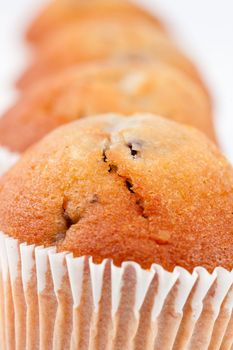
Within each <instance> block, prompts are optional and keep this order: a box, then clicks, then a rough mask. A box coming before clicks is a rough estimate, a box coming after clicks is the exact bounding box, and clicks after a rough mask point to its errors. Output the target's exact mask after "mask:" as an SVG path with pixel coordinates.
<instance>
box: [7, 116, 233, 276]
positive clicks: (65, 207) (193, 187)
mask: <svg viewBox="0 0 233 350" xmlns="http://www.w3.org/2000/svg"><path fill="white" fill-rule="evenodd" d="M232 206H233V172H232V168H231V166H230V165H229V164H228V163H227V161H226V160H225V159H224V158H223V157H222V156H221V155H220V154H219V152H218V151H217V149H216V148H215V146H213V145H212V144H211V143H210V142H209V141H208V140H207V139H206V138H205V137H204V136H203V135H202V134H200V133H199V132H198V131H196V130H195V129H192V128H190V127H185V126H181V125H179V124H176V123H174V122H171V121H168V120H165V119H163V118H159V117H156V116H154V115H151V116H150V115H148V116H147V115H145V116H140V115H138V116H135V117H128V118H126V117H120V116H115V115H106V116H101V117H95V118H86V119H85V120H82V121H79V122H76V123H71V124H68V125H67V126H64V127H61V128H59V129H57V130H56V131H54V132H53V133H52V134H50V135H49V136H48V137H47V138H45V139H44V140H43V141H42V142H41V143H39V144H38V145H36V146H35V147H34V148H32V150H31V151H29V152H27V153H26V155H25V156H23V157H22V160H20V162H19V163H18V164H17V166H16V167H14V168H13V169H12V170H11V171H10V172H9V173H8V174H7V175H6V176H4V177H3V178H2V180H1V188H0V212H1V217H0V228H1V230H2V231H4V232H6V233H8V234H9V235H11V236H13V237H15V238H17V239H19V240H20V241H26V242H28V243H29V244H32V243H35V244H37V245H41V244H45V245H46V246H49V245H57V246H58V247H59V250H61V251H72V252H74V254H75V256H83V255H90V256H93V257H94V260H95V261H97V262H100V261H102V259H105V258H112V259H113V261H114V262H115V263H116V264H117V265H120V264H121V263H122V262H123V261H128V260H133V261H136V262H138V263H139V264H140V265H141V266H142V267H143V268H150V266H151V264H153V263H158V264H160V265H162V266H163V267H164V268H165V269H167V270H168V271H172V270H173V268H174V267H175V266H177V265H179V266H182V267H184V268H186V269H187V270H189V271H192V269H193V268H194V267H195V266H199V265H200V266H204V267H205V268H207V269H209V270H210V271H212V270H213V268H214V267H216V266H218V265H221V266H223V267H225V268H228V269H231V268H232V258H233V252H232V246H231V244H232V243H231V242H232V241H233V234H232V227H233V216H232Z"/></svg>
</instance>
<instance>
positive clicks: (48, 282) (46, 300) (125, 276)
mask: <svg viewBox="0 0 233 350" xmlns="http://www.w3.org/2000/svg"><path fill="white" fill-rule="evenodd" d="M0 297H1V299H0V300H1V303H0V348H1V350H5V349H7V350H14V349H17V350H24V349H26V350H32V349H33V350H34V349H35V350H36V349H40V350H42V349H43V350H50V349H52V350H66V349H70V350H84V349H85V350H87V349H88V350H89V349H91V350H183V349H185V350H194V349H195V350H213V349H214V350H217V349H221V350H230V349H232V346H233V318H232V308H233V273H232V272H228V271H227V270H225V269H223V268H216V269H215V270H214V272H213V273H212V274H210V273H208V272H207V271H206V270H205V269H204V268H202V267H197V268H195V269H194V271H193V273H192V274H190V273H189V272H187V271H186V270H184V269H183V268H180V267H176V268H175V269H174V271H173V272H167V271H165V270H164V269H163V268H162V267H161V266H159V265H156V264H154V265H153V266H152V267H151V269H150V270H143V269H142V268H141V267H140V266H139V265H138V264H136V263H133V262H125V263H123V264H122V267H116V266H115V265H114V264H113V263H112V261H111V260H104V261H103V262H102V263H101V264H98V265H97V264H95V263H93V261H92V258H91V257H80V258H74V257H73V256H72V254H69V253H57V252H56V249H55V248H54V247H50V248H44V247H35V246H34V245H27V244H25V243H23V244H19V243H18V241H17V240H15V239H13V238H10V237H8V236H6V235H5V234H3V233H1V234H0Z"/></svg>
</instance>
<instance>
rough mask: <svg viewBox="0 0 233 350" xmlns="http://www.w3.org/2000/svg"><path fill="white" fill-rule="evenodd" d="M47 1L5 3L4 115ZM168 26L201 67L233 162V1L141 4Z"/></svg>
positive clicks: (0, 87) (0, 1)
mask: <svg viewBox="0 0 233 350" xmlns="http://www.w3.org/2000/svg"><path fill="white" fill-rule="evenodd" d="M45 2H46V0H0V111H4V110H5V109H6V108H7V106H8V105H9V104H10V103H11V102H12V100H13V99H14V98H15V95H16V92H15V91H14V90H13V82H14V80H15V78H16V77H17V75H18V74H19V73H20V70H21V69H23V67H25V66H26V64H27V60H28V56H29V50H28V48H26V47H25V45H24V44H23V41H22V36H23V30H24V28H25V27H26V25H27V23H28V21H29V19H30V18H31V17H32V16H33V13H36V11H37V9H38V8H39V7H40V6H41V5H42V4H43V3H45ZM138 2H140V3H142V4H143V5H144V6H146V7H148V8H150V9H151V10H152V11H154V12H155V13H158V14H160V16H161V17H162V18H164V20H165V21H166V22H167V23H168V25H169V27H170V31H171V33H172V34H173V35H174V36H175V37H176V38H177V40H178V42H179V43H180V45H181V46H183V47H184V49H185V50H186V51H187V52H188V53H189V54H190V55H191V57H193V59H194V60H195V61H196V62H197V64H198V66H199V68H200V70H201V71H202V73H203V75H204V77H205V79H206V81H207V83H208V85H209V87H210V89H211V92H212V95H213V98H214V104H215V123H216V128H217V133H218V136H219V139H220V143H221V146H222V148H223V150H224V151H225V153H226V154H227V155H228V157H229V158H230V159H231V161H232V162H233V88H232V85H233V1H232V0H175V1H174V0H138Z"/></svg>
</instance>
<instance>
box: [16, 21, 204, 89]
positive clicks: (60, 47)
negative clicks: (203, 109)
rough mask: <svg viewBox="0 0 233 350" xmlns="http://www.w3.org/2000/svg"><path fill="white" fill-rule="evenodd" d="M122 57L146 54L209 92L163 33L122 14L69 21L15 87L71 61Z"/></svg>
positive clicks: (39, 51) (40, 48)
mask: <svg viewBox="0 0 233 350" xmlns="http://www.w3.org/2000/svg"><path fill="white" fill-rule="evenodd" d="M125 57H131V58H135V57H146V58H151V59H152V60H154V61H155V60H156V61H159V62H164V63H167V64H169V65H171V66H172V67H176V68H178V69H180V70H181V71H182V72H185V73H186V74H187V75H188V76H189V77H190V78H191V79H193V80H194V81H195V82H197V83H198V84H199V85H200V86H201V87H202V89H203V90H204V91H205V93H206V94H208V93H207V91H206V87H205V86H204V85H205V84H204V83H203V81H202V79H201V77H200V74H199V72H198V70H197V68H196V67H195V66H194V64H193V63H192V62H191V61H190V60H189V58H187V57H186V56H185V55H184V54H183V53H182V52H181V50H180V49H179V48H178V47H176V44H175V43H174V42H173V41H172V39H171V38H170V37H169V36H168V35H167V34H166V33H163V32H162V31H161V30H159V29H156V28H155V27H154V26H153V25H151V24H150V23H147V22H146V21H144V20H140V19H138V18H129V19H128V18H121V17H120V18H111V17H108V18H106V19H105V20H104V21H103V19H102V18H94V19H93V18H91V19H88V20H82V21H77V22H74V23H73V22H71V23H69V24H67V25H66V26H64V27H61V28H60V29H58V30H56V31H55V32H54V33H51V34H49V35H47V36H46V39H44V40H43V41H42V43H41V44H40V45H39V46H38V47H37V51H36V53H35V57H34V61H33V63H32V65H31V67H29V68H28V69H27V71H26V72H25V74H23V76H22V77H21V78H20V80H19V81H18V87H19V88H26V87H29V88H30V86H31V84H32V83H34V82H35V81H37V80H39V79H41V78H45V77H48V76H51V75H56V74H57V73H58V72H61V71H62V70H63V69H64V68H67V67H70V66H72V65H74V64H80V63H85V62H96V61H99V60H103V59H121V58H125Z"/></svg>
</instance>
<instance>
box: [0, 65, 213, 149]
mask: <svg viewBox="0 0 233 350" xmlns="http://www.w3.org/2000/svg"><path fill="white" fill-rule="evenodd" d="M108 112H116V113H122V114H132V113H138V112H152V113H156V114H159V115H162V116H164V117H166V118H168V119H173V120H176V121H178V122H182V123H185V124H189V125H193V126H195V127H196V128H198V129H200V130H201V131H203V132H204V133H206V135H208V136H209V137H210V138H211V139H212V140H213V141H215V140H216V138H215V133H214V127H213V119H212V113H211V110H210V106H209V101H208V99H207V98H206V95H205V94H204V93H203V91H202V89H201V88H200V87H199V85H198V84H196V83H195V82H193V81H192V80H191V79H189V77H188V76H186V75H185V74H183V73H182V72H181V71H179V70H177V69H175V68H172V67H170V66H168V65H165V64H160V63H152V62H150V61H149V62H148V61H138V62H128V61H122V62H111V63H106V62H105V63H99V64H92V65H91V64H89V65H84V66H82V67H81V68H80V66H75V67H72V68H70V69H67V70H66V71H64V72H62V73H61V74H60V75H57V76H56V77H54V78H51V79H47V80H43V81H42V82H41V83H38V84H35V85H34V86H32V87H31V89H30V91H27V93H26V94H23V95H22V96H21V97H20V99H19V101H18V103H16V105H15V106H14V107H13V108H11V109H10V110H9V111H8V112H7V113H6V114H5V115H4V116H3V118H1V119H0V144H1V145H4V146H7V147H8V148H9V149H11V150H14V151H18V152H22V151H24V150H25V149H26V148H28V147H29V146H30V145H31V144H33V143H35V142H36V141H38V140H40V139H41V138H42V137H43V136H44V135H46V134H47V133H48V132H49V131H51V130H53V129H54V128H56V127H58V126H60V125H62V124H65V123H68V122H70V121H73V120H76V119H79V118H83V117H86V116H88V115H94V114H99V113H108ZM15 130H17V134H16V132H15Z"/></svg>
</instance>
